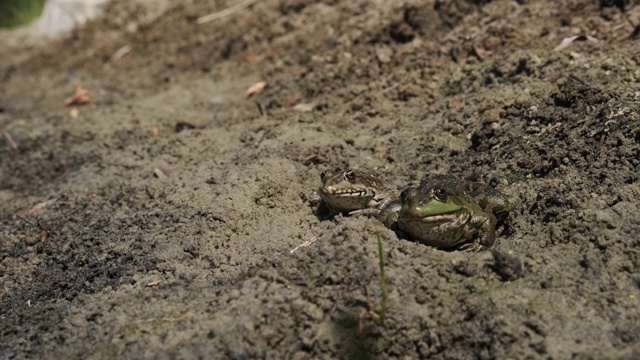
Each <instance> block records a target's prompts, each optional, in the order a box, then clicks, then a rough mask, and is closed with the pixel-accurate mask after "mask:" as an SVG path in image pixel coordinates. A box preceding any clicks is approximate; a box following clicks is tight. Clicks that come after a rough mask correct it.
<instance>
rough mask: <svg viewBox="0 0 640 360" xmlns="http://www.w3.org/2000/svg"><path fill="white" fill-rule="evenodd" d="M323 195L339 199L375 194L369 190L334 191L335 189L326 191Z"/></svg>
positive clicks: (323, 191)
mask: <svg viewBox="0 0 640 360" xmlns="http://www.w3.org/2000/svg"><path fill="white" fill-rule="evenodd" d="M322 193H323V194H325V195H331V196H337V197H345V198H351V197H365V196H373V195H374V194H373V192H372V191H369V190H334V189H324V190H322Z"/></svg>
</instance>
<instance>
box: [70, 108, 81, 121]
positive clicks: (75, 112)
mask: <svg viewBox="0 0 640 360" xmlns="http://www.w3.org/2000/svg"><path fill="white" fill-rule="evenodd" d="M78 116H80V110H78V108H77V107H75V106H74V107H72V108H71V110H69V117H70V118H72V119H75V118H77V117H78Z"/></svg>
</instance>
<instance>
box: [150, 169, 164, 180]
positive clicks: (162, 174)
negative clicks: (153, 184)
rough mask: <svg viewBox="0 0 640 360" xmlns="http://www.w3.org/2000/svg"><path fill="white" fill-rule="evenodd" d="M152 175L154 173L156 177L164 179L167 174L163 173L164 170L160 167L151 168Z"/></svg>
mask: <svg viewBox="0 0 640 360" xmlns="http://www.w3.org/2000/svg"><path fill="white" fill-rule="evenodd" d="M153 175H155V176H156V177H157V178H158V179H166V178H167V177H168V176H167V174H165V173H164V171H162V170H160V168H155V169H153Z"/></svg>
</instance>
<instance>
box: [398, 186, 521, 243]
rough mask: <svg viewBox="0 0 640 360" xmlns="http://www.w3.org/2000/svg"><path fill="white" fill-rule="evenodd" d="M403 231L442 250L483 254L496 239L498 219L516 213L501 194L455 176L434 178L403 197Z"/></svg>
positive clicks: (399, 223)
mask: <svg viewBox="0 0 640 360" xmlns="http://www.w3.org/2000/svg"><path fill="white" fill-rule="evenodd" d="M399 200H400V201H401V202H402V207H401V208H400V210H399V211H398V213H397V222H398V227H399V229H400V230H401V231H402V232H403V233H406V234H408V235H410V236H411V237H412V238H413V239H415V240H417V241H418V242H420V243H422V244H425V245H429V246H433V247H436V248H439V249H452V250H453V249H455V250H463V251H480V250H484V249H488V248H490V247H491V246H492V245H493V243H494V242H495V239H496V225H497V222H498V219H504V218H505V217H506V216H508V213H509V212H510V211H511V210H512V208H513V207H512V205H511V203H510V202H509V201H508V199H507V198H506V197H505V196H504V195H503V194H502V193H500V192H499V191H498V190H496V189H494V188H492V187H490V186H488V185H485V184H481V183H475V182H465V181H462V180H459V179H458V178H456V177H454V176H451V175H439V176H433V177H431V178H430V179H426V180H424V181H422V182H421V183H420V185H419V186H418V187H408V188H406V189H404V190H402V192H401V193H400V195H399Z"/></svg>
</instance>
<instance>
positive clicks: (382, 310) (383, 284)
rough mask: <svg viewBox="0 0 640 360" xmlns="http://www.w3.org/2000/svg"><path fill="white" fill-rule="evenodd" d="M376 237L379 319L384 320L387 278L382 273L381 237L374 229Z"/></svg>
mask: <svg viewBox="0 0 640 360" xmlns="http://www.w3.org/2000/svg"><path fill="white" fill-rule="evenodd" d="M376 238H377V239H378V258H379V259H380V290H382V304H381V305H380V321H381V322H384V317H385V316H386V315H387V278H386V277H385V274H384V253H383V252H382V237H381V236H380V231H376Z"/></svg>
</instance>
